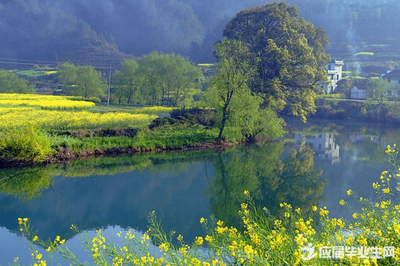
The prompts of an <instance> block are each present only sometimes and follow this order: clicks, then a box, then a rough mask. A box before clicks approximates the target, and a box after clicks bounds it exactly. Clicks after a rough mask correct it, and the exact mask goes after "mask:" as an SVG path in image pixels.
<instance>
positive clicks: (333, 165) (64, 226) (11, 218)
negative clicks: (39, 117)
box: [0, 120, 400, 265]
mask: <svg viewBox="0 0 400 266" xmlns="http://www.w3.org/2000/svg"><path fill="white" fill-rule="evenodd" d="M287 131H288V133H287V135H286V136H285V138H284V139H283V140H281V141H277V142H273V143H265V144H254V145H247V146H241V147H237V148H234V149H230V150H226V151H193V152H170V153H161V154H150V155H149V154H148V155H141V156H130V157H127V156H124V157H115V158H94V159H90V160H86V161H77V162H73V163H72V164H70V165H63V166H50V167H47V168H27V169H3V170H0V180H1V181H0V263H1V265H8V264H11V263H12V262H13V259H14V258H15V257H19V261H20V262H22V263H23V264H26V263H29V262H31V256H30V253H31V252H30V248H33V249H35V250H36V249H37V250H38V251H41V252H43V248H42V247H40V246H36V245H34V244H32V243H29V242H28V241H27V239H26V238H24V237H23V236H21V234H20V233H19V231H18V223H17V218H18V217H29V218H30V219H31V221H32V223H31V224H32V227H33V228H34V230H36V231H37V235H38V236H39V237H40V238H42V239H48V238H52V239H54V238H55V236H56V235H60V236H61V237H62V238H66V239H67V241H66V243H67V245H68V246H69V247H71V249H72V250H73V251H75V252H77V254H78V255H80V256H81V257H82V259H83V260H86V259H87V255H86V254H84V253H82V252H81V251H80V241H81V237H82V236H83V235H85V234H87V233H89V234H90V233H93V232H94V231H95V230H96V229H103V230H104V232H105V235H106V238H108V239H110V238H111V239H114V240H115V241H120V240H118V238H117V237H116V234H117V233H118V232H120V231H126V230H133V231H135V232H136V233H137V234H138V235H140V234H142V233H143V232H144V231H145V230H146V229H147V227H146V226H147V215H148V213H149V212H151V211H153V210H155V211H156V213H157V215H158V218H160V219H161V220H162V222H163V224H164V227H165V229H166V230H167V231H171V230H175V231H177V233H180V234H182V235H184V236H185V238H186V239H187V240H189V239H190V240H191V239H193V238H194V236H195V235H199V234H202V233H203V231H202V228H201V226H200V224H199V219H200V218H201V217H209V216H210V215H214V216H216V217H217V218H218V219H222V220H225V221H227V222H228V223H230V224H235V222H236V220H237V216H236V213H237V210H238V209H237V206H238V203H240V202H241V201H243V191H244V190H245V189H247V190H248V191H250V193H251V194H252V195H253V196H254V197H255V200H256V201H257V203H259V204H261V205H262V206H266V207H267V208H268V209H269V210H271V212H272V213H273V214H274V213H277V212H278V211H279V203H280V202H282V201H286V202H289V203H292V204H293V205H294V206H298V207H301V208H303V209H309V208H310V207H311V206H312V205H318V206H321V207H322V206H327V207H328V209H329V210H330V214H331V216H337V217H342V216H344V217H349V213H347V212H346V209H345V208H343V207H340V206H339V204H338V202H339V200H340V199H341V198H343V197H345V194H346V190H347V189H349V188H351V189H353V190H355V191H358V192H359V194H360V195H361V196H364V197H372V196H373V189H372V186H371V183H372V182H373V181H375V180H376V179H377V178H378V177H379V176H380V173H381V172H382V171H383V170H386V169H387V168H388V167H389V166H388V164H387V163H386V156H385V153H384V149H385V147H386V145H387V144H392V143H395V142H398V141H399V140H400V130H398V129H395V128H380V127H378V126H376V125H365V124H360V125H356V124H354V123H333V122H332V121H330V122H327V121H323V120H320V121H311V122H310V123H308V124H306V125H303V124H297V123H294V122H289V123H288V127H287ZM71 224H76V225H78V227H79V228H80V229H81V230H83V231H84V233H82V234H76V233H74V232H73V231H71V230H70V229H69V228H70V226H71ZM61 262H62V261H61Z"/></svg>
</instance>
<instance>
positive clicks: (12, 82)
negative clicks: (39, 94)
mask: <svg viewBox="0 0 400 266" xmlns="http://www.w3.org/2000/svg"><path fill="white" fill-rule="evenodd" d="M34 92H35V89H34V88H33V87H32V86H30V85H28V81H27V80H26V79H23V78H19V77H18V76H17V75H16V74H14V73H11V72H9V71H7V70H0V93H34Z"/></svg>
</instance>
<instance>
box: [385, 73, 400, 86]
mask: <svg viewBox="0 0 400 266" xmlns="http://www.w3.org/2000/svg"><path fill="white" fill-rule="evenodd" d="M382 78H383V79H384V80H386V81H387V82H390V83H394V84H400V70H388V71H387V73H386V74H383V75H382Z"/></svg>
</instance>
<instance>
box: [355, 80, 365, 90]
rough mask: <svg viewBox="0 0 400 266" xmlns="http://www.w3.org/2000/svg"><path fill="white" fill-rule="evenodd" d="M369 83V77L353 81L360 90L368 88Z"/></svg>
mask: <svg viewBox="0 0 400 266" xmlns="http://www.w3.org/2000/svg"><path fill="white" fill-rule="evenodd" d="M367 84H368V80H367V79H360V80H356V81H354V83H353V87H354V86H355V87H357V88H359V89H360V90H366V89H367Z"/></svg>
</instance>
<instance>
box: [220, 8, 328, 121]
mask: <svg viewBox="0 0 400 266" xmlns="http://www.w3.org/2000/svg"><path fill="white" fill-rule="evenodd" d="M224 36H225V37H226V38H228V39H235V40H239V41H241V42H243V43H244V44H245V45H246V46H247V47H248V48H249V50H250V52H252V53H253V56H254V57H258V58H259V59H260V60H259V61H258V64H257V75H256V77H255V79H254V80H253V81H252V82H251V84H250V86H251V89H252V90H253V91H254V92H260V93H262V95H263V98H264V101H265V104H266V105H267V106H269V107H272V108H274V109H275V110H277V111H282V110H283V109H284V108H285V107H287V108H288V109H287V110H288V112H289V113H290V114H291V115H295V116H300V117H301V118H302V119H303V120H305V119H306V116H307V115H308V114H309V113H313V112H315V103H314V100H315V96H316V93H317V92H318V91H319V90H320V85H321V82H324V81H325V80H326V72H325V64H326V63H327V62H328V60H329V56H328V55H327V54H326V53H325V46H326V45H327V44H328V40H327V37H326V34H325V32H324V30H323V29H321V28H317V27H315V26H314V25H313V24H312V23H310V22H307V21H306V20H305V19H303V18H299V13H298V10H297V9H296V7H294V6H290V5H289V4H287V3H284V2H282V3H271V4H267V5H264V6H261V7H254V8H251V9H246V10H243V11H241V12H240V13H239V14H237V15H236V17H235V18H233V19H232V20H231V21H230V22H229V23H228V25H227V26H226V28H225V30H224Z"/></svg>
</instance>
